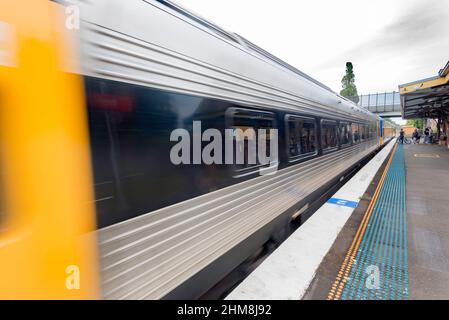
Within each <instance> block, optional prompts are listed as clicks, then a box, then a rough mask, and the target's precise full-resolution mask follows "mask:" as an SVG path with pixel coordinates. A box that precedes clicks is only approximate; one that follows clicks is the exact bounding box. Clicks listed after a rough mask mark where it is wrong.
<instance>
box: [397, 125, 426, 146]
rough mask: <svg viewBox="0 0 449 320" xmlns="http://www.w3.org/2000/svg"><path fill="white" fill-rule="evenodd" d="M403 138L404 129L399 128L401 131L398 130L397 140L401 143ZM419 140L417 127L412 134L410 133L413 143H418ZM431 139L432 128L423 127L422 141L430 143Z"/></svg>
mask: <svg viewBox="0 0 449 320" xmlns="http://www.w3.org/2000/svg"><path fill="white" fill-rule="evenodd" d="M404 139H405V133H404V129H402V128H401V131H400V132H399V142H400V143H402V144H403V143H404ZM420 140H421V135H420V134H419V131H418V129H417V128H415V130H414V131H413V134H412V141H413V144H415V143H419V142H420ZM432 140H433V138H432V129H431V128H430V127H426V129H424V143H432Z"/></svg>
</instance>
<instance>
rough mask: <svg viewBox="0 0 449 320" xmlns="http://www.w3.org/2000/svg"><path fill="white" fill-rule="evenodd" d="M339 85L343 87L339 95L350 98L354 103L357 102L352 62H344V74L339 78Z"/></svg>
mask: <svg viewBox="0 0 449 320" xmlns="http://www.w3.org/2000/svg"><path fill="white" fill-rule="evenodd" d="M341 85H342V86H343V89H342V90H341V91H340V95H342V96H343V97H345V98H350V99H351V100H352V101H354V102H355V103H358V102H359V94H358V93H357V87H356V85H355V76H354V66H353V65H352V62H346V74H345V76H344V77H343V79H341Z"/></svg>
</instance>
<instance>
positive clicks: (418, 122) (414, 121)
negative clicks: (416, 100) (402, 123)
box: [407, 119, 424, 130]
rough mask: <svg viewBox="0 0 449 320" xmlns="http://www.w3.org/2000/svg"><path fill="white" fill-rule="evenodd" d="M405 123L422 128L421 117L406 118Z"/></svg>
mask: <svg viewBox="0 0 449 320" xmlns="http://www.w3.org/2000/svg"><path fill="white" fill-rule="evenodd" d="M407 125H409V126H414V127H415V128H418V129H421V130H422V129H424V120H423V119H408V120H407Z"/></svg>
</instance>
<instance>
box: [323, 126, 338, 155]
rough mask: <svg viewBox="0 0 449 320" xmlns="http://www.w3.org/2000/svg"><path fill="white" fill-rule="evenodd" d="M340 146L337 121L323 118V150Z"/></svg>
mask: <svg viewBox="0 0 449 320" xmlns="http://www.w3.org/2000/svg"><path fill="white" fill-rule="evenodd" d="M337 147H338V128H337V122H336V121H331V120H321V148H322V149H323V151H328V150H332V149H335V148H337Z"/></svg>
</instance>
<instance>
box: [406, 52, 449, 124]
mask: <svg viewBox="0 0 449 320" xmlns="http://www.w3.org/2000/svg"><path fill="white" fill-rule="evenodd" d="M399 93H400V96H401V109H402V117H403V118H404V119H412V118H441V117H447V116H448V115H449V61H448V63H447V64H446V66H445V67H444V68H443V69H441V70H440V71H439V72H438V75H437V76H435V77H432V78H428V79H423V80H418V81H414V82H411V83H406V84H402V85H400V86H399Z"/></svg>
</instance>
